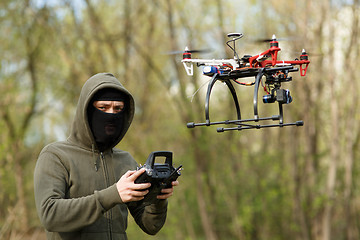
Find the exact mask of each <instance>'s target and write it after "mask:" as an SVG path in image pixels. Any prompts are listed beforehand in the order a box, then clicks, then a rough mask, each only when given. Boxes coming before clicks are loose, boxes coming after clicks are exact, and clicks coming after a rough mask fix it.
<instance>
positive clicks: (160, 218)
mask: <svg viewBox="0 0 360 240" xmlns="http://www.w3.org/2000/svg"><path fill="white" fill-rule="evenodd" d="M167 204H168V201H167V200H159V201H158V202H157V203H156V204H151V205H148V206H146V207H136V206H134V207H129V210H130V213H131V215H132V216H133V217H134V219H135V222H136V223H137V224H138V225H139V227H140V228H141V229H142V230H143V231H144V232H146V233H147V234H150V235H155V234H156V233H157V232H159V231H160V229H161V228H162V227H163V226H164V224H165V220H166V214H167Z"/></svg>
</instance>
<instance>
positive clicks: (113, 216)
mask: <svg viewBox="0 0 360 240" xmlns="http://www.w3.org/2000/svg"><path fill="white" fill-rule="evenodd" d="M103 88H115V89H118V90H120V91H122V92H123V93H125V94H126V95H127V96H128V97H129V101H128V104H129V108H127V109H128V110H127V111H126V117H125V121H124V126H123V131H122V133H121V134H120V136H119V139H118V141H117V142H116V143H115V144H114V146H115V145H117V144H118V143H119V142H120V141H121V139H122V138H123V137H124V135H125V133H126V132H127V130H128V129H129V127H130V124H131V122H132V119H133V116H134V110H135V105H134V100H133V97H132V95H131V94H130V93H129V92H128V91H127V90H126V89H125V88H124V87H123V86H122V85H121V84H120V82H119V81H118V80H117V79H116V78H115V77H114V76H113V75H112V74H109V73H99V74H96V75H94V76H93V77H91V78H90V79H88V80H87V82H86V83H85V84H84V86H83V88H82V90H81V94H80V98H79V102H78V105H77V109H76V113H75V118H74V121H73V124H72V128H71V133H70V136H69V137H68V139H67V140H66V141H61V142H55V143H51V144H49V145H47V146H46V147H44V149H43V150H42V151H41V153H40V155H39V158H38V160H37V163H36V167H35V172H34V187H35V202H36V208H37V212H38V215H39V217H40V220H41V222H42V224H43V225H44V227H45V229H46V233H47V237H48V239H89V240H90V239H127V236H126V233H125V231H126V228H127V216H128V207H127V205H126V204H124V203H123V202H122V200H121V198H120V196H119V193H118V191H117V188H116V182H117V181H118V180H119V179H120V177H121V176H122V175H123V174H125V173H126V172H127V171H128V170H134V169H136V167H137V163H136V161H135V160H134V158H133V157H132V156H131V155H130V154H129V153H128V152H125V151H122V150H119V149H115V148H113V149H109V150H107V151H105V152H99V151H98V150H97V147H96V144H95V141H94V137H93V135H92V132H91V130H90V127H89V124H88V120H87V106H88V104H89V102H90V100H91V98H92V97H93V96H94V94H95V93H96V92H97V91H99V90H100V89H103ZM129 210H130V213H131V214H132V216H133V217H134V219H135V221H136V223H137V224H138V225H139V226H140V227H141V229H142V230H143V231H145V232H146V233H148V234H151V235H154V234H156V233H157V232H158V231H159V230H160V229H161V228H162V226H163V225H164V223H165V219H166V212H167V201H166V200H161V201H160V202H159V203H157V204H153V205H150V206H147V207H145V208H144V207H141V208H140V207H129Z"/></svg>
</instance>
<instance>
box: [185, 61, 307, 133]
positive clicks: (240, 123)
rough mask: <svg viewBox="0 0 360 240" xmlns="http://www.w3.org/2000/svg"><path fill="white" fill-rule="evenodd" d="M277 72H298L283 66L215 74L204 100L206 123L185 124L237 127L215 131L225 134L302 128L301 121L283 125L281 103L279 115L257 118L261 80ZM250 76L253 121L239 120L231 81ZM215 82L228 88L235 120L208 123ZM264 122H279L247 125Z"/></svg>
mask: <svg viewBox="0 0 360 240" xmlns="http://www.w3.org/2000/svg"><path fill="white" fill-rule="evenodd" d="M278 71H287V72H294V71H298V69H297V68H295V67H294V66H284V67H273V68H257V69H247V70H235V71H231V72H229V73H226V74H220V73H215V74H214V75H213V77H212V79H211V81H210V82H209V85H208V89H207V93H206V100H205V119H206V122H205V123H194V122H190V123H188V124H187V127H188V128H194V127H198V126H211V125H219V124H225V125H228V124H233V125H237V126H236V127H232V128H218V129H217V132H225V131H230V130H238V131H240V130H245V129H261V128H270V127H286V126H303V125H304V122H303V121H296V122H293V123H284V122H283V108H282V105H283V103H281V102H279V103H278V104H279V114H278V115H274V116H271V117H262V118H260V117H259V112H258V91H259V86H260V83H261V79H262V77H263V76H264V75H269V74H273V73H276V72H278ZM251 76H255V89H254V98H253V102H254V118H253V119H241V112H240V105H239V102H238V98H237V95H236V91H235V88H234V86H233V85H232V83H231V80H235V79H238V78H244V77H251ZM216 81H222V82H224V83H225V84H226V85H227V86H228V88H229V91H230V93H231V95H232V97H233V100H234V103H235V107H236V114H237V118H238V119H237V120H225V121H217V122H211V121H210V95H211V91H212V88H213V86H214V84H215V83H216ZM266 120H272V121H279V123H277V124H265V125H261V124H249V122H260V121H266Z"/></svg>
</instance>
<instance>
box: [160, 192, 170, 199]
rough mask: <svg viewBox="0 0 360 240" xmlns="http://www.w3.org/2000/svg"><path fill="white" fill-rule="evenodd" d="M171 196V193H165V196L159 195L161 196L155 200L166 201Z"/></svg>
mask: <svg viewBox="0 0 360 240" xmlns="http://www.w3.org/2000/svg"><path fill="white" fill-rule="evenodd" d="M172 195H173V193H172V192H171V193H167V194H161V195H157V196H156V198H157V199H168V198H169V197H171V196H172Z"/></svg>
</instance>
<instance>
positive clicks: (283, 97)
mask: <svg viewBox="0 0 360 240" xmlns="http://www.w3.org/2000/svg"><path fill="white" fill-rule="evenodd" d="M275 101H277V102H279V103H282V104H289V103H291V102H292V97H291V95H290V91H289V90H288V89H277V90H276V95H275V94H268V95H265V96H263V102H264V103H274V102H275Z"/></svg>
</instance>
